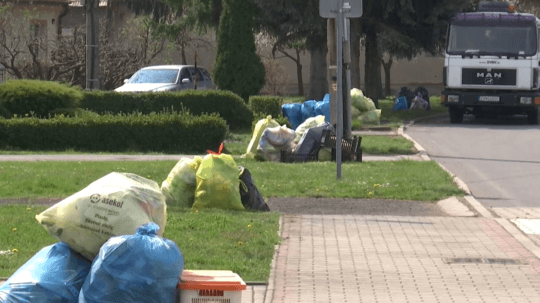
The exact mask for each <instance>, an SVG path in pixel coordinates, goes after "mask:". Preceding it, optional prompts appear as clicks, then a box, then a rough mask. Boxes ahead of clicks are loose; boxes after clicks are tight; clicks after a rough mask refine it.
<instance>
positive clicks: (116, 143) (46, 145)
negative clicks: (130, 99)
mask: <svg viewBox="0 0 540 303" xmlns="http://www.w3.org/2000/svg"><path fill="white" fill-rule="evenodd" d="M226 133H227V125H226V123H225V120H223V119H222V118H221V117H219V116H218V115H215V114H212V115H201V116H197V117H195V116H191V115H189V114H188V113H176V112H169V113H159V114H156V113H152V114H149V115H143V114H141V113H134V114H128V115H125V114H118V115H111V114H107V115H102V116H93V115H91V114H83V115H80V116H76V117H64V116H57V117H54V118H51V119H38V118H14V119H9V120H1V119H0V148H5V147H11V148H20V149H23V150H59V151H63V150H66V149H75V150H78V151H108V152H125V151H143V152H149V151H155V152H174V153H206V150H208V149H211V150H217V149H218V147H219V145H220V143H221V142H223V140H224V138H225V134H226Z"/></svg>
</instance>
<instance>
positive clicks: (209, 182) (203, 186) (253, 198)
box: [161, 145, 270, 211]
mask: <svg viewBox="0 0 540 303" xmlns="http://www.w3.org/2000/svg"><path fill="white" fill-rule="evenodd" d="M222 149H223V145H221V148H220V151H219V152H218V153H211V154H208V155H206V156H204V157H199V156H195V157H194V158H193V159H191V158H181V159H180V160H179V161H178V163H177V164H176V165H175V166H174V168H173V169H172V170H171V172H170V173H169V175H168V176H167V179H166V180H165V181H163V183H162V184H161V191H162V192H163V194H164V195H165V201H166V203H167V204H168V205H172V206H178V207H184V208H192V209H202V208H219V209H225V210H246V209H251V210H256V211H269V210H270V208H269V207H268V204H267V203H266V202H265V201H264V199H263V198H262V196H261V194H260V193H259V190H258V189H257V187H256V186H255V182H254V181H253V179H252V178H251V173H250V172H249V170H248V169H247V168H245V167H242V166H237V165H236V162H235V161H234V158H233V157H232V156H231V155H228V154H222V153H221V150H222Z"/></svg>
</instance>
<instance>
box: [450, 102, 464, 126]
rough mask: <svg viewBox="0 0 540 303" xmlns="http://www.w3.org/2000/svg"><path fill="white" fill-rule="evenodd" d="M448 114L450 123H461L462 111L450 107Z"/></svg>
mask: <svg viewBox="0 0 540 303" xmlns="http://www.w3.org/2000/svg"><path fill="white" fill-rule="evenodd" d="M448 112H449V113H450V123H452V124H456V123H463V114H464V113H465V112H464V111H463V109H461V108H458V107H455V106H451V107H449V108H448Z"/></svg>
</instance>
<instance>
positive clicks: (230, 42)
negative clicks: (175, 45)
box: [212, 0, 265, 102]
mask: <svg viewBox="0 0 540 303" xmlns="http://www.w3.org/2000/svg"><path fill="white" fill-rule="evenodd" d="M253 14H254V10H253V6H252V4H251V3H246V1H243V0H224V1H223V12H222V15H221V19H220V22H219V27H218V32H217V51H216V57H215V61H214V68H213V71H212V72H213V80H214V82H215V83H216V85H217V87H218V88H219V89H222V90H230V91H232V92H234V93H235V94H237V95H239V96H240V97H242V98H243V99H244V100H245V101H246V102H247V100H248V99H249V96H252V95H257V94H258V93H259V91H260V90H261V88H262V87H263V85H264V75H265V72H264V66H263V64H262V61H261V58H259V56H257V54H256V47H255V37H254V35H253V28H254V21H253Z"/></svg>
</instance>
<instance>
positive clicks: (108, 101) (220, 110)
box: [81, 90, 253, 130]
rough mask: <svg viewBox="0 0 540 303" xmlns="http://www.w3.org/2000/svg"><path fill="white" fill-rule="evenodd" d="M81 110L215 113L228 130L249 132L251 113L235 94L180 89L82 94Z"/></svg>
mask: <svg viewBox="0 0 540 303" xmlns="http://www.w3.org/2000/svg"><path fill="white" fill-rule="evenodd" d="M81 108H84V109H88V110H91V111H94V112H96V113H99V114H105V113H111V114H118V113H131V112H140V113H143V114H150V113H151V112H162V111H170V110H182V109H187V110H189V112H190V113H191V114H193V115H201V114H204V113H217V114H219V115H220V116H221V117H223V119H225V121H226V122H227V124H228V125H229V127H230V129H231V130H242V129H249V127H250V126H251V122H252V121H253V112H252V111H251V110H250V109H249V107H248V106H247V105H246V103H245V102H244V101H243V100H242V98H240V97H239V96H238V95H235V94H234V93H232V92H229V91H219V90H183V91H179V92H155V93H154V92H153V93H119V92H106V91H90V92H85V98H84V100H83V101H82V102H81Z"/></svg>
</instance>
